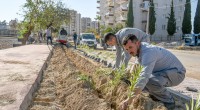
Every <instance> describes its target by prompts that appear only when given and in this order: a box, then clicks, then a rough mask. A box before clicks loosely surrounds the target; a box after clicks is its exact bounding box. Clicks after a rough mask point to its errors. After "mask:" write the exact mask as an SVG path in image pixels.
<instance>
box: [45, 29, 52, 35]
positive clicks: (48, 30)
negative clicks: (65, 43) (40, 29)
mask: <svg viewBox="0 0 200 110" xmlns="http://www.w3.org/2000/svg"><path fill="white" fill-rule="evenodd" d="M46 36H47V37H48V36H51V29H50V28H48V29H47V30H46Z"/></svg>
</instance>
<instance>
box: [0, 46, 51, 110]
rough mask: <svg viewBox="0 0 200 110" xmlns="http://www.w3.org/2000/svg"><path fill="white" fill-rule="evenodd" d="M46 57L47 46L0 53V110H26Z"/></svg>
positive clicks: (47, 55)
mask: <svg viewBox="0 0 200 110" xmlns="http://www.w3.org/2000/svg"><path fill="white" fill-rule="evenodd" d="M49 54H50V49H49V48H48V46H47V45H26V46H21V47H15V48H10V49H4V50H0V70H1V71H0V110H21V109H23V110H24V109H27V107H28V105H29V103H30V99H32V93H33V92H34V91H35V89H36V88H37V83H38V82H39V81H40V80H41V77H40V76H41V75H42V70H43V69H44V68H46V60H47V58H48V57H49V56H50V55H49Z"/></svg>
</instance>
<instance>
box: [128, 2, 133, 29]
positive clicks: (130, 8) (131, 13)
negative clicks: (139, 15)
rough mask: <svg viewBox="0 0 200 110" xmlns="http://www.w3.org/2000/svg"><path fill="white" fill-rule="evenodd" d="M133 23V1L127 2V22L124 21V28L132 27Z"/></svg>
mask: <svg viewBox="0 0 200 110" xmlns="http://www.w3.org/2000/svg"><path fill="white" fill-rule="evenodd" d="M133 23H134V17H133V1H132V0H130V1H129V6H128V14H127V21H126V27H133V25H134V24H133Z"/></svg>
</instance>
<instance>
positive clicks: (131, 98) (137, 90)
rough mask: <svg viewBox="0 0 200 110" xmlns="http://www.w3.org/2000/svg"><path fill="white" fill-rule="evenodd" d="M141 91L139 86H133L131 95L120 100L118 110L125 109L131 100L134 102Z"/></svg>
mask: <svg viewBox="0 0 200 110" xmlns="http://www.w3.org/2000/svg"><path fill="white" fill-rule="evenodd" d="M141 92H142V90H141V89H140V88H135V89H134V92H133V94H132V96H131V97H129V98H127V99H126V100H124V101H122V103H121V104H120V110H126V109H127V107H128V105H130V104H131V103H132V102H134V100H135V98H136V99H137V96H138V95H139V94H140V93H141Z"/></svg>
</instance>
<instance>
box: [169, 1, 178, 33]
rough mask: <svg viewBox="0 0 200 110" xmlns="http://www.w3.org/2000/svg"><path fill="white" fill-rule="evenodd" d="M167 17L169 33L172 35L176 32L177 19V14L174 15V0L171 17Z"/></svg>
mask: <svg viewBox="0 0 200 110" xmlns="http://www.w3.org/2000/svg"><path fill="white" fill-rule="evenodd" d="M167 18H168V23H167V32H168V35H170V36H172V35H174V33H175V32H176V19H175V15H174V3H173V0H172V3H171V13H170V14H169V17H167Z"/></svg>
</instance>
